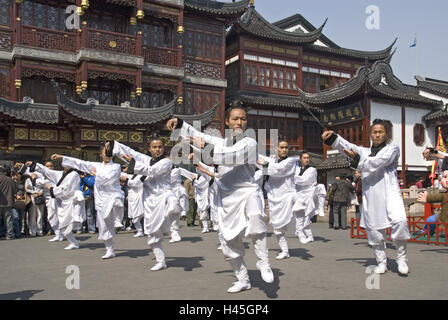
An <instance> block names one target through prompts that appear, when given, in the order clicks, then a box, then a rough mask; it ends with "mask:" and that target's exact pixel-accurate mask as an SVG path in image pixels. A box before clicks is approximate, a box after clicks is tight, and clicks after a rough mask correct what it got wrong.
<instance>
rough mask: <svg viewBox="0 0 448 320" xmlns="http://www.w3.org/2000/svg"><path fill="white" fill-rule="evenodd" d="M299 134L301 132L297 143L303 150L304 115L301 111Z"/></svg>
mask: <svg viewBox="0 0 448 320" xmlns="http://www.w3.org/2000/svg"><path fill="white" fill-rule="evenodd" d="M297 124H298V128H297V129H298V134H299V139H298V140H297V143H298V145H299V150H303V149H305V146H304V145H303V141H304V139H303V133H304V131H303V116H302V114H301V113H299V121H298V123H297Z"/></svg>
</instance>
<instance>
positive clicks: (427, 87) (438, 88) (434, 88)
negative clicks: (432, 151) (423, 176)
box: [415, 76, 448, 145]
mask: <svg viewBox="0 0 448 320" xmlns="http://www.w3.org/2000/svg"><path fill="white" fill-rule="evenodd" d="M415 79H416V80H417V87H418V88H419V90H420V94H421V95H422V96H424V97H427V98H430V99H435V100H442V102H443V106H442V107H441V108H440V109H436V110H434V111H432V112H430V113H429V114H427V115H425V117H424V119H423V120H424V121H425V124H426V126H427V127H428V128H430V129H434V130H437V131H435V132H436V133H435V134H436V136H437V134H438V133H437V132H438V129H437V128H438V127H440V128H441V130H442V138H443V141H444V142H445V145H447V143H448V112H447V106H448V82H447V81H442V80H437V79H431V78H424V77H421V76H416V77H415ZM436 143H437V141H436Z"/></svg>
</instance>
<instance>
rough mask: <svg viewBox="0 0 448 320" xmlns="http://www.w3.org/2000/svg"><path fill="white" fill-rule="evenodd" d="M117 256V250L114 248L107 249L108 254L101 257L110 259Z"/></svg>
mask: <svg viewBox="0 0 448 320" xmlns="http://www.w3.org/2000/svg"><path fill="white" fill-rule="evenodd" d="M113 257H115V252H114V251H113V250H107V252H106V254H105V255H104V256H102V257H101V259H110V258H113Z"/></svg>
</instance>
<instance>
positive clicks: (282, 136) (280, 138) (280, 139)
mask: <svg viewBox="0 0 448 320" xmlns="http://www.w3.org/2000/svg"><path fill="white" fill-rule="evenodd" d="M280 142H286V143H287V144H288V145H289V142H288V139H286V136H284V135H282V134H279V135H278V143H279V144H280Z"/></svg>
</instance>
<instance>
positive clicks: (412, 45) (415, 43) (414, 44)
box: [409, 36, 417, 48]
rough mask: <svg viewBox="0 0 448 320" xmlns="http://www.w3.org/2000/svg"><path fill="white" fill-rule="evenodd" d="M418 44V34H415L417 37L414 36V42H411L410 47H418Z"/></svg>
mask: <svg viewBox="0 0 448 320" xmlns="http://www.w3.org/2000/svg"><path fill="white" fill-rule="evenodd" d="M416 46H417V36H415V38H414V43H413V44H411V45H410V46H409V47H410V48H413V47H416Z"/></svg>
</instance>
